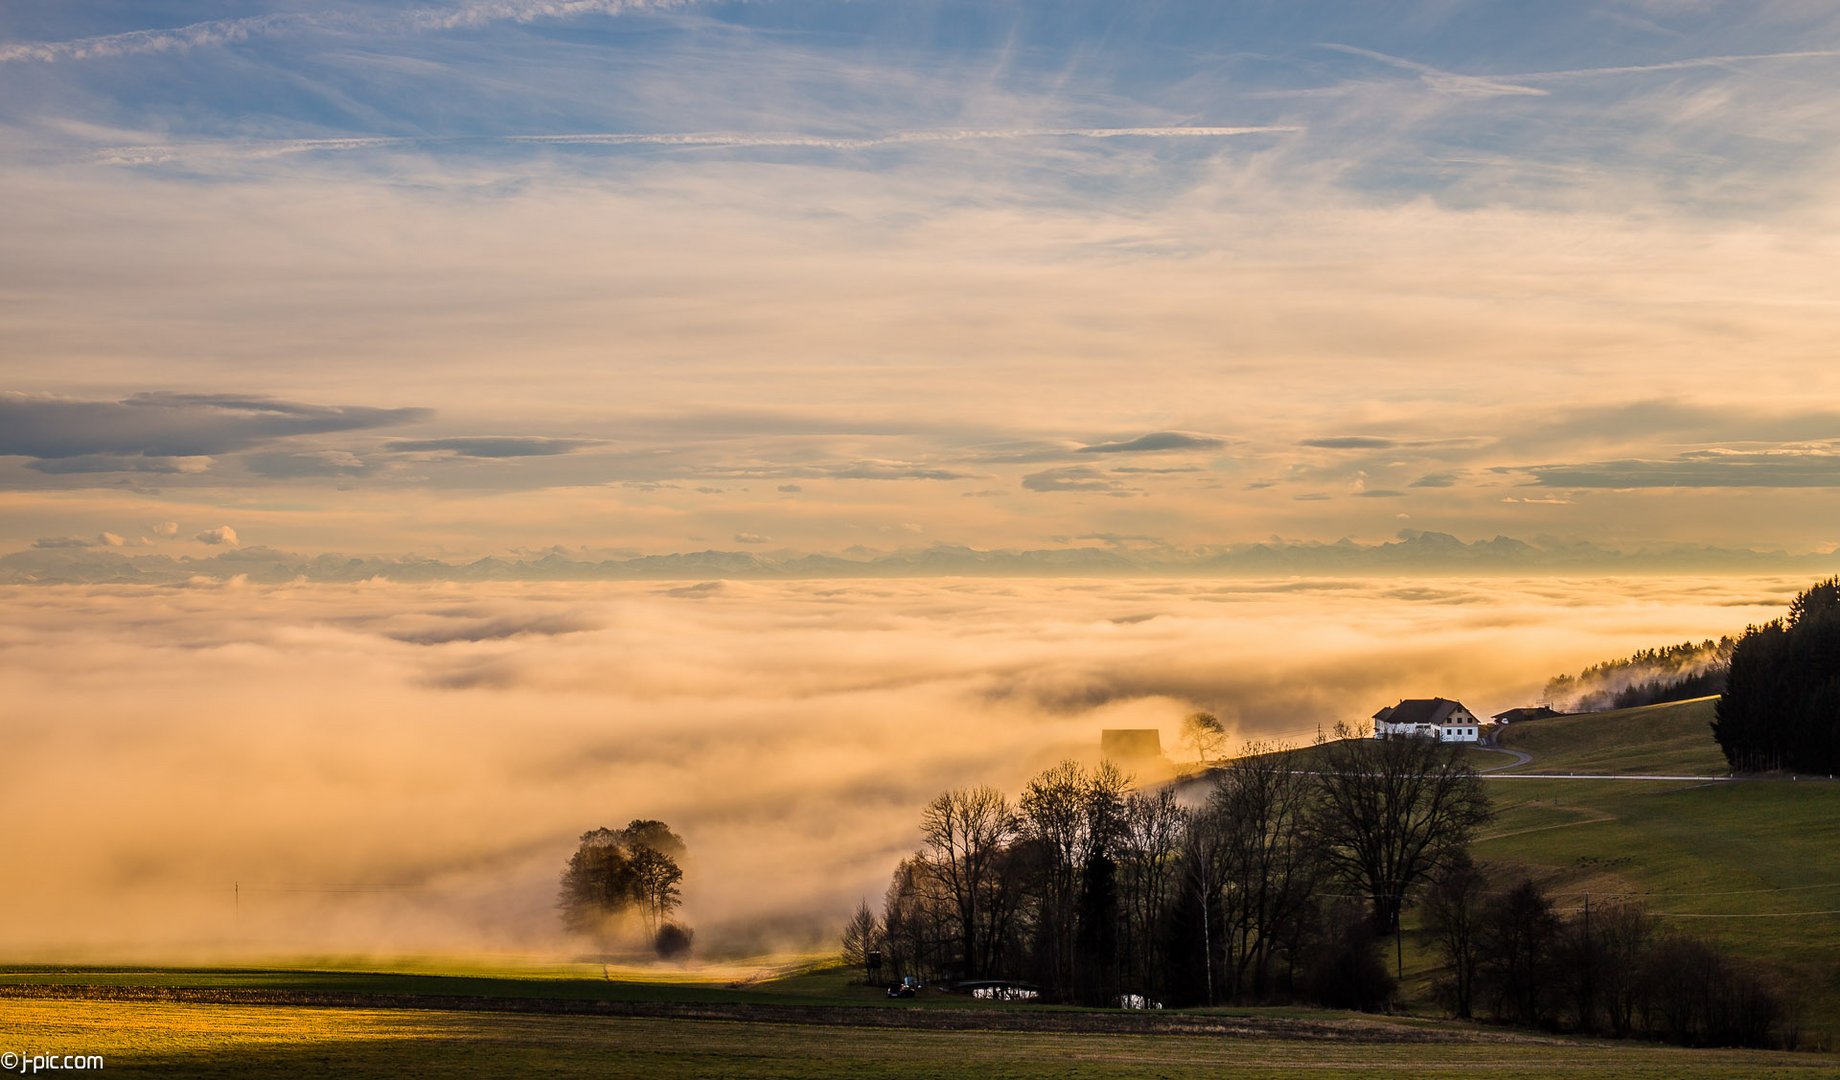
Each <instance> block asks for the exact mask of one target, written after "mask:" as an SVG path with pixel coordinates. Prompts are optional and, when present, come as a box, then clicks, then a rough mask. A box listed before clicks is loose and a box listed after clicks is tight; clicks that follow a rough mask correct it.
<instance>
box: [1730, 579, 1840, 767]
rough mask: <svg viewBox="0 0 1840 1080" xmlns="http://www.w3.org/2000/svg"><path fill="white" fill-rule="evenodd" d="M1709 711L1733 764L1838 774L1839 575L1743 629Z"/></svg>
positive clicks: (1839, 712)
mask: <svg viewBox="0 0 1840 1080" xmlns="http://www.w3.org/2000/svg"><path fill="white" fill-rule="evenodd" d="M1714 715H1715V719H1714V720H1713V722H1712V734H1713V737H1714V738H1716V739H1717V740H1718V742H1719V748H1720V749H1722V750H1724V751H1725V759H1726V760H1727V761H1729V762H1731V767H1732V768H1733V769H1737V770H1741V771H1745V772H1758V771H1764V770H1772V769H1788V770H1792V771H1796V772H1809V773H1827V774H1832V773H1835V772H1840V578H1829V579H1828V580H1826V581H1823V582H1820V583H1818V584H1816V585H1814V586H1813V587H1811V588H1809V589H1808V590H1806V591H1805V592H1803V593H1802V594H1801V595H1799V596H1797V597H1796V598H1795V600H1794V601H1793V602H1791V603H1790V605H1789V614H1788V616H1787V617H1786V618H1782V619H1773V620H1771V621H1770V622H1768V623H1765V624H1764V625H1762V626H1753V627H1750V628H1748V629H1747V630H1745V631H1744V635H1743V636H1742V637H1740V638H1739V639H1738V642H1737V646H1736V647H1735V648H1734V649H1733V650H1732V655H1731V673H1730V676H1729V678H1728V680H1727V683H1726V686H1725V693H1724V694H1723V695H1722V696H1721V697H1720V698H1719V701H1718V706H1717V709H1716V712H1715V714H1714Z"/></svg>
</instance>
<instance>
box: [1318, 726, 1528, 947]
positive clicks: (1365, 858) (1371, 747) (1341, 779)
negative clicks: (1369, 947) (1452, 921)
mask: <svg viewBox="0 0 1840 1080" xmlns="http://www.w3.org/2000/svg"><path fill="white" fill-rule="evenodd" d="M1336 736H1337V739H1336V741H1334V742H1329V743H1325V744H1323V745H1322V747H1321V749H1320V757H1319V758H1318V765H1317V767H1316V770H1315V772H1316V780H1317V788H1318V790H1319V792H1320V794H1321V800H1320V805H1319V807H1318V813H1317V817H1316V823H1315V829H1316V835H1317V837H1318V839H1319V841H1320V842H1321V846H1322V853H1323V856H1324V857H1325V858H1327V859H1328V860H1329V864H1330V865H1331V866H1332V867H1334V868H1335V869H1336V870H1337V871H1339V872H1340V874H1341V876H1342V878H1343V879H1344V880H1345V881H1347V882H1348V883H1349V884H1350V885H1352V886H1354V887H1355V888H1358V889H1360V890H1361V891H1362V892H1363V893H1364V894H1366V896H1367V897H1368V900H1369V902H1370V903H1371V904H1372V905H1373V914H1374V927H1375V929H1377V930H1380V931H1393V930H1397V929H1398V928H1399V913H1400V911H1401V909H1403V908H1404V907H1405V902H1406V894H1407V893H1408V892H1410V891H1411V890H1412V889H1413V888H1415V887H1417V886H1418V885H1420V884H1422V883H1424V882H1425V881H1426V880H1427V879H1429V878H1430V876H1431V874H1432V872H1433V871H1435V870H1437V869H1438V868H1440V867H1442V866H1444V865H1445V864H1446V863H1448V862H1449V861H1450V860H1452V859H1454V858H1455V857H1456V856H1457V855H1458V853H1460V852H1462V851H1463V850H1464V847H1465V845H1467V844H1468V843H1469V838H1470V834H1471V833H1473V832H1474V831H1475V829H1476V827H1477V826H1478V825H1481V824H1483V823H1484V822H1487V821H1488V820H1489V819H1490V818H1492V817H1493V816H1494V812H1493V811H1492V810H1491V809H1490V808H1489V800H1488V796H1487V795H1484V794H1483V793H1482V783H1481V781H1480V780H1478V779H1477V777H1476V772H1475V770H1474V769H1471V768H1470V767H1469V766H1467V765H1465V764H1463V761H1462V758H1461V756H1460V754H1461V749H1460V748H1459V747H1458V746H1456V745H1455V744H1450V745H1445V744H1441V743H1439V742H1437V741H1436V740H1434V739H1427V738H1423V737H1420V736H1416V735H1389V736H1387V737H1386V738H1384V739H1377V740H1376V739H1368V738H1363V737H1361V736H1359V735H1357V734H1356V733H1355V732H1354V731H1353V729H1351V728H1349V727H1348V726H1347V725H1345V724H1344V725H1338V726H1337V728H1336Z"/></svg>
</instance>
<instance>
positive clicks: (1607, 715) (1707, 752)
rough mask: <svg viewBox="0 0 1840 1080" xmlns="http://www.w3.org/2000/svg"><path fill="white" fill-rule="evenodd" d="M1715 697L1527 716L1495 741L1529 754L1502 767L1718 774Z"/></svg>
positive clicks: (1725, 768) (1721, 764)
mask: <svg viewBox="0 0 1840 1080" xmlns="http://www.w3.org/2000/svg"><path fill="white" fill-rule="evenodd" d="M1716 700H1717V699H1716V698H1696V699H1694V700H1692V701H1677V702H1671V703H1669V704H1666V705H1649V706H1646V707H1644V708H1640V709H1618V710H1616V711H1615V712H1601V713H1585V714H1583V715H1580V716H1558V717H1551V718H1549V719H1546V720H1533V721H1528V722H1525V723H1520V724H1514V725H1511V726H1509V727H1506V728H1503V729H1502V731H1501V735H1500V737H1499V741H1500V743H1501V745H1503V746H1506V747H1509V748H1512V749H1515V750H1520V751H1523V752H1525V753H1529V754H1532V755H1533V758H1534V760H1533V761H1532V762H1530V763H1529V764H1526V765H1521V766H1517V767H1514V768H1510V769H1506V770H1503V771H1505V772H1542V773H1551V772H1580V773H1657V774H1667V775H1675V776H1724V775H1725V774H1726V773H1728V772H1729V771H1730V770H1731V766H1729V765H1728V764H1726V762H1725V755H1724V754H1722V753H1720V752H1719V744H1718V743H1717V742H1715V741H1714V740H1713V738H1712V705H1713V702H1714V701H1716Z"/></svg>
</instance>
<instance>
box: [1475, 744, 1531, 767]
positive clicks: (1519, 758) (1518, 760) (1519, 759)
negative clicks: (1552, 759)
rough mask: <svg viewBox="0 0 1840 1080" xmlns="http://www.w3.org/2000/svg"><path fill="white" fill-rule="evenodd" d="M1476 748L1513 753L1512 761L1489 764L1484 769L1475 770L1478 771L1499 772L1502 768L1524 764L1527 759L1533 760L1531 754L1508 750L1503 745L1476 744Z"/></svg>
mask: <svg viewBox="0 0 1840 1080" xmlns="http://www.w3.org/2000/svg"><path fill="white" fill-rule="evenodd" d="M1476 749H1478V750H1487V751H1490V752H1491V753H1496V754H1513V755H1514V760H1513V761H1508V762H1503V763H1502V764H1500V765H1490V766H1489V767H1488V768H1486V769H1477V770H1476V771H1477V772H1479V773H1492V772H1500V771H1501V770H1503V769H1514V768H1519V767H1520V766H1522V765H1525V764H1527V763H1528V762H1529V761H1532V760H1533V755H1532V754H1528V753H1524V752H1522V751H1520V750H1510V749H1508V748H1507V747H1505V746H1478V747H1477V748H1476Z"/></svg>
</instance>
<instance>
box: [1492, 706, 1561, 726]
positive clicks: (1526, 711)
mask: <svg viewBox="0 0 1840 1080" xmlns="http://www.w3.org/2000/svg"><path fill="white" fill-rule="evenodd" d="M1564 715H1565V714H1564V713H1562V712H1559V711H1558V710H1557V709H1554V708H1553V707H1552V706H1551V705H1529V706H1527V707H1526V708H1522V709H1509V710H1508V711H1507V712H1498V713H1496V714H1495V715H1494V716H1493V717H1492V719H1493V720H1494V721H1495V722H1496V723H1497V724H1521V723H1525V722H1527V721H1528V720H1544V719H1546V718H1547V717H1549V716H1564Z"/></svg>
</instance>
